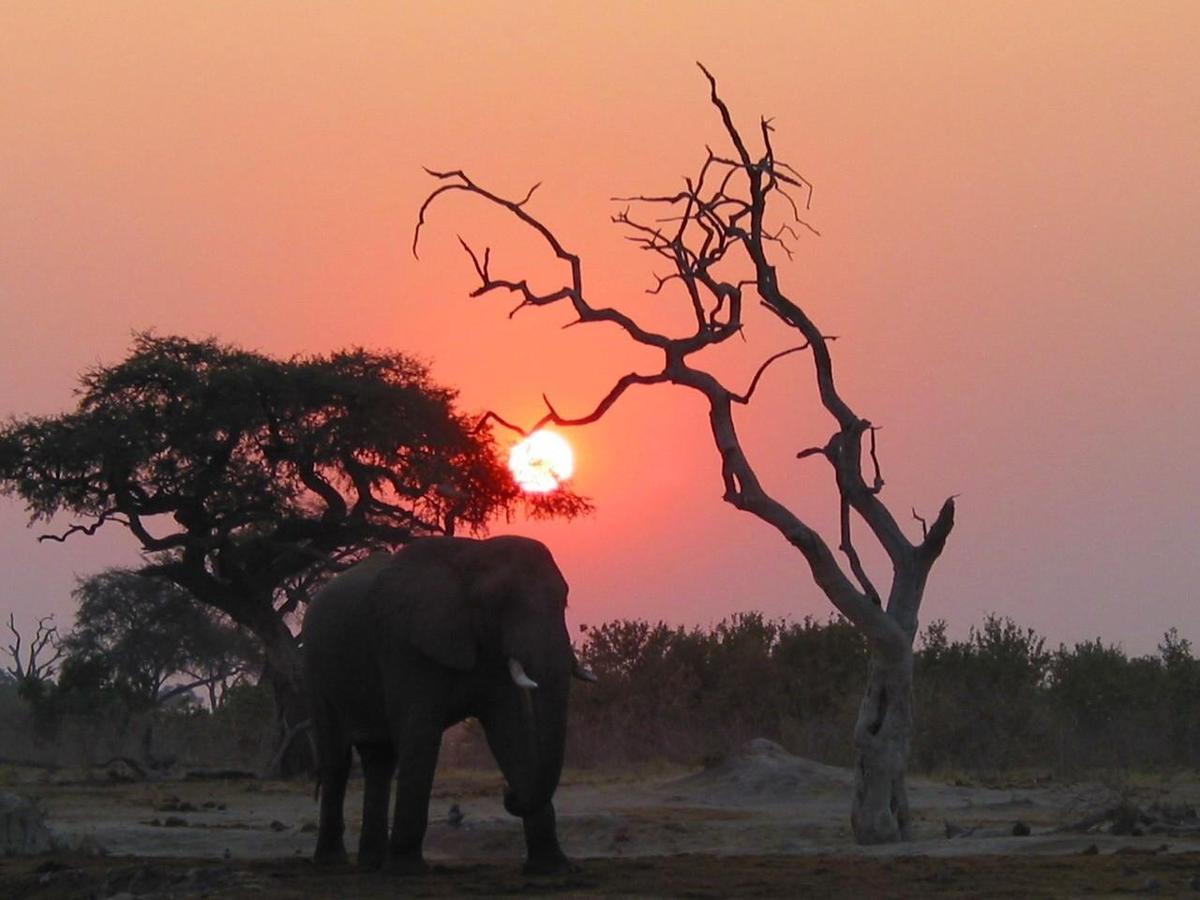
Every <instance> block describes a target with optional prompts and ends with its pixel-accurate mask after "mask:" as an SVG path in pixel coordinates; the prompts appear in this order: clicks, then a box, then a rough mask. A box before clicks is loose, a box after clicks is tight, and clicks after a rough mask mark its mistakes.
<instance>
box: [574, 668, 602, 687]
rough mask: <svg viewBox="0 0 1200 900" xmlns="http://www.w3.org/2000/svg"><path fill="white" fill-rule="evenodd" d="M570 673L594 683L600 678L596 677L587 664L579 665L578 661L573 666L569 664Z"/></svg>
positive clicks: (581, 679)
mask: <svg viewBox="0 0 1200 900" xmlns="http://www.w3.org/2000/svg"><path fill="white" fill-rule="evenodd" d="M571 674H572V675H574V676H575V677H576V678H578V679H579V680H580V681H587V682H590V683H592V684H595V683H596V682H597V681H599V680H600V679H599V678H597V677H596V673H595V672H593V671H592V670H591V669H589V668H588V667H587V666H584V665H581V664H580V663H575V664H574V665H573V666H571Z"/></svg>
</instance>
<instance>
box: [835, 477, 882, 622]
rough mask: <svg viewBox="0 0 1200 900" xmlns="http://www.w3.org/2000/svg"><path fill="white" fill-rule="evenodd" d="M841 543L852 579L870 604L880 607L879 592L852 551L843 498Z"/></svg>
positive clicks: (848, 512) (852, 542) (848, 505)
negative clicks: (853, 578)
mask: <svg viewBox="0 0 1200 900" xmlns="http://www.w3.org/2000/svg"><path fill="white" fill-rule="evenodd" d="M841 519H842V542H841V545H840V546H839V547H838V549H839V550H841V551H842V552H843V553H845V554H846V559H847V560H849V562H850V571H851V572H853V573H854V577H855V578H857V579H858V583H859V585H861V586H862V589H863V593H865V594H866V595H867V596H868V597H870V598H871V602H872V603H874V604H875V605H876V606H882V601H880V599H879V591H877V590H875V585H873V584H872V583H871V579H870V578H869V577H867V570H866V569H864V568H863V564H862V560H861V559H859V558H858V551H857V550H855V549H854V541H853V540H852V539H851V537H850V503H849V501H847V500H846V498H845V497H843V498H842V511H841Z"/></svg>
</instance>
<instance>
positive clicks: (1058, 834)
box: [0, 742, 1200, 898]
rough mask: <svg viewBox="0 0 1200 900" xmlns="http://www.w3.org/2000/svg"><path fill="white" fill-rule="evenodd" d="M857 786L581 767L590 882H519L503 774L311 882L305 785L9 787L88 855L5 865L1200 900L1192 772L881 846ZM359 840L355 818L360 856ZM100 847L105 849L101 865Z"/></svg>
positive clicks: (486, 884) (288, 878) (268, 882)
mask: <svg viewBox="0 0 1200 900" xmlns="http://www.w3.org/2000/svg"><path fill="white" fill-rule="evenodd" d="M58 781H60V782H61V781H63V779H61V778H60V779H58ZM849 785H850V774H849V773H848V772H847V771H845V770H842V769H836V768H832V767H828V766H822V765H820V764H817V763H812V762H809V761H806V760H802V759H798V758H796V757H793V756H790V755H788V754H786V753H784V752H783V751H782V750H780V749H779V748H777V747H775V746H774V745H771V744H769V743H767V742H754V743H753V744H752V745H750V746H748V747H747V748H746V750H745V751H744V753H743V754H741V755H739V756H736V757H733V758H731V759H730V760H727V761H726V762H725V763H723V764H721V765H719V766H716V767H714V768H711V769H708V770H705V771H702V772H693V773H682V772H678V771H676V772H660V773H656V774H644V773H643V774H640V775H638V776H636V777H635V776H623V775H614V774H611V773H587V772H574V773H571V772H568V773H567V774H566V776H565V777H564V780H563V784H562V786H561V787H560V789H559V792H558V795H557V798H556V807H557V809H558V812H559V823H560V837H561V840H562V844H563V847H564V849H565V850H566V851H567V853H568V854H569V855H570V856H571V857H572V858H573V859H575V860H576V861H577V862H578V863H579V866H580V871H579V872H578V873H575V874H572V875H568V876H562V877H557V878H549V879H531V878H526V877H523V876H521V874H520V860H521V857H522V850H523V846H522V839H521V828H520V823H519V822H518V821H517V820H515V819H513V818H512V817H510V816H508V815H507V814H506V813H505V812H504V811H503V809H502V807H501V804H500V799H499V798H500V793H501V782H500V779H499V776H498V775H492V774H490V773H486V772H484V773H475V772H451V773H445V774H444V775H442V776H439V779H438V783H437V784H436V786H435V790H434V797H433V801H432V804H431V809H430V829H429V834H428V837H427V839H426V856H427V858H428V859H429V861H430V862H431V863H433V864H434V866H435V870H434V872H433V873H432V874H431V875H429V876H426V877H423V878H419V879H397V878H388V877H386V876H380V875H364V874H361V873H358V872H356V871H355V870H353V869H349V868H348V869H345V870H341V871H336V870H335V871H321V872H314V871H313V869H312V867H311V866H310V865H309V863H308V861H307V858H308V855H309V854H310V853H311V851H312V847H313V845H314V842H315V837H316V835H315V823H316V816H317V807H316V804H315V803H314V801H313V796H312V789H311V786H309V785H304V784H290V783H260V782H257V781H219V780H218V781H186V780H169V781H159V782H152V783H134V784H87V783H77V782H74V783H55V782H54V781H53V780H46V779H45V778H43V779H41V780H39V781H35V782H32V783H27V784H23V785H15V786H10V787H9V790H18V791H20V792H21V793H23V794H26V795H31V796H36V797H37V798H38V799H39V801H40V803H41V805H42V808H43V809H44V811H45V814H46V819H47V821H48V823H49V824H50V826H51V828H52V829H53V830H54V831H55V833H56V835H57V836H58V837H59V838H60V839H62V840H63V841H64V842H65V843H66V844H67V845H69V846H72V847H75V848H82V849H76V850H74V851H71V852H66V851H64V852H60V853H57V854H53V855H51V856H50V857H42V858H24V859H7V860H0V896H3V897H25V896H29V897H47V898H49V897H88V896H94V897H107V896H119V895H121V894H122V893H126V894H132V895H134V896H149V897H192V896H212V897H240V896H266V897H307V896H314V897H374V896H395V895H400V896H500V895H504V894H508V893H514V892H526V891H529V890H535V891H537V892H549V893H554V894H556V895H561V896H570V897H585V896H647V897H653V896H687V897H718V896H797V895H799V894H807V895H809V896H831V895H834V894H837V893H842V892H846V891H849V892H851V893H852V894H854V895H857V896H881V897H907V896H912V897H917V896H921V897H928V896H1013V897H1017V896H1020V897H1031V896H1075V895H1078V896H1105V895H1109V894H1117V893H1126V892H1130V891H1135V892H1136V891H1146V892H1149V893H1153V894H1155V895H1156V896H1196V897H1200V822H1197V821H1196V818H1195V810H1196V809H1197V808H1200V779H1198V778H1196V777H1195V776H1194V775H1192V776H1187V777H1185V776H1179V777H1176V778H1168V779H1159V780H1158V781H1156V782H1154V783H1152V784H1151V783H1146V784H1143V785H1142V786H1140V787H1138V788H1136V789H1132V788H1129V787H1128V786H1127V785H1126V786H1123V788H1122V790H1121V791H1118V790H1117V789H1116V788H1114V787H1112V786H1105V785H1102V784H1094V783H1093V784H1056V783H1053V782H1051V783H1041V784H1034V783H1030V784H1027V785H1014V786H1011V787H1004V788H995V787H992V788H989V787H982V786H977V785H967V784H943V783H938V782H933V781H928V780H923V779H914V780H913V782H912V783H911V785H910V799H911V802H912V805H913V811H914V818H915V825H916V828H915V831H916V834H915V840H914V841H912V842H909V843H906V844H896V845H888V846H882V847H869V848H862V847H857V846H855V845H854V844H853V842H852V840H851V836H850V831H849V823H848V799H849ZM1122 801H1125V802H1126V806H1127V808H1134V807H1136V808H1137V809H1140V810H1142V811H1144V812H1143V815H1142V818H1140V819H1134V820H1132V821H1131V822H1125V823H1124V824H1122V822H1121V821H1120V820H1119V819H1115V818H1114V817H1113V816H1112V815H1106V811H1111V810H1113V809H1114V808H1117V807H1119V806H1120V805H1121V803H1122ZM360 803H361V783H357V782H356V783H352V786H351V791H350V796H349V797H348V800H347V820H348V821H349V822H351V823H353V822H355V821H356V819H357V814H358V809H359V806H360ZM453 806H457V807H458V810H459V811H460V812H461V814H462V820H461V822H460V823H458V824H457V825H454V824H451V821H450V819H451V818H453V817H451V816H450V815H449V813H450V810H451V808H452V807H453ZM1189 816H1190V818H1189ZM1093 820H1094V821H1093ZM1193 826H1197V827H1193ZM1014 828H1015V830H1016V831H1018V832H1024V831H1028V834H1022V835H1017V834H1014ZM1131 831H1132V832H1134V833H1128V832H1131ZM1114 832H1117V833H1114ZM1121 832H1125V833H1121ZM356 840H357V833H356V831H355V830H354V827H353V825H352V826H351V833H350V834H349V835H348V836H347V844H348V846H350V847H353V846H354V844H355V842H356ZM89 847H93V848H94V847H101V848H103V849H104V851H105V852H106V855H105V856H100V857H95V856H89V855H88V854H87V853H86V852H85V851H86V850H87V848H89Z"/></svg>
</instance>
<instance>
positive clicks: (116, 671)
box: [59, 569, 261, 710]
mask: <svg viewBox="0 0 1200 900" xmlns="http://www.w3.org/2000/svg"><path fill="white" fill-rule="evenodd" d="M74 596H75V598H76V600H77V601H78V603H79V609H78V610H77V612H76V614H75V630H74V631H72V632H71V634H70V635H68V636H67V637H66V638H65V640H64V642H63V643H64V646H65V647H66V649H67V659H66V662H65V663H64V668H65V670H66V673H67V675H68V676H69V677H67V678H65V684H63V683H60V685H59V688H60V692H61V693H64V694H65V693H69V690H68V688H71V689H75V690H84V691H88V692H92V691H105V690H108V691H112V692H114V693H115V694H116V695H117V696H118V697H119V698H120V700H121V701H122V702H123V703H124V704H126V705H127V706H128V707H130V708H131V709H134V710H138V709H147V708H150V707H154V706H159V705H161V704H163V703H166V702H168V701H170V700H172V699H174V698H176V697H180V696H184V695H187V694H190V693H191V691H192V690H193V689H196V688H203V689H205V690H206V691H207V693H208V699H209V703H210V705H211V706H212V707H213V708H216V707H217V706H219V705H220V702H221V697H222V694H223V692H224V690H225V689H226V688H227V687H228V686H229V685H230V684H232V683H235V682H236V681H237V680H238V679H240V678H242V677H243V676H245V675H247V674H249V673H250V671H251V670H252V669H258V668H260V667H261V654H260V653H259V652H258V650H257V648H256V646H255V645H254V643H253V642H252V641H251V640H250V639H249V637H248V635H246V633H245V632H244V631H243V630H242V629H239V628H238V627H237V626H235V625H232V624H230V623H229V622H227V621H222V620H221V619H219V618H218V617H216V616H215V615H214V614H213V613H212V612H211V611H210V610H208V609H207V608H205V607H203V606H201V605H200V604H198V603H197V602H196V601H195V600H194V599H193V598H192V597H191V596H190V595H189V594H188V593H187V592H186V591H184V590H183V589H182V588H180V587H178V586H177V585H175V584H173V583H171V582H169V581H165V580H163V579H161V578H151V577H147V576H143V575H139V574H137V573H136V572H132V571H129V570H126V569H108V570H106V571H104V572H101V573H100V574H98V575H93V576H92V577H90V578H87V579H82V580H81V581H80V582H79V586H78V587H77V588H76V590H75V594H74ZM169 682H171V683H169Z"/></svg>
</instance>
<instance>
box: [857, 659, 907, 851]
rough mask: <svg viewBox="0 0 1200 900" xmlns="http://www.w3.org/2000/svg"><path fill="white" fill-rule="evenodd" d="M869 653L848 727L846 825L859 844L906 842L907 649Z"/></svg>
mask: <svg viewBox="0 0 1200 900" xmlns="http://www.w3.org/2000/svg"><path fill="white" fill-rule="evenodd" d="M901 650H902V652H899V653H895V652H893V653H889V654H887V655H884V654H883V653H880V652H879V651H875V652H873V653H872V656H871V665H870V669H869V671H868V673H867V690H866V693H865V694H864V695H863V700H862V705H861V706H860V707H859V710H858V721H857V722H856V723H855V726H854V746H855V750H856V752H857V760H856V765H855V767H854V801H853V806H852V808H851V812H850V824H851V827H852V828H853V830H854V838H855V840H856V841H857V842H858V843H860V844H885V843H893V842H895V841H907V840H910V839H911V838H912V829H911V820H910V816H909V809H908V787H907V785H906V783H905V773H906V770H907V768H908V750H909V743H910V740H911V736H912V670H913V655H912V647H911V646H904V647H902V648H901Z"/></svg>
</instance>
